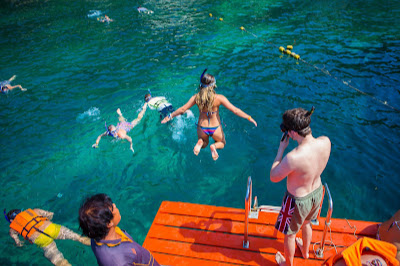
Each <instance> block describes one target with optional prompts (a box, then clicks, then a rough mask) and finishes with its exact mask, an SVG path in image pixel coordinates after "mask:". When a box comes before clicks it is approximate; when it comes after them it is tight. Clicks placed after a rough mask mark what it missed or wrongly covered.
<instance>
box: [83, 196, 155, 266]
mask: <svg viewBox="0 0 400 266" xmlns="http://www.w3.org/2000/svg"><path fill="white" fill-rule="evenodd" d="M120 221H121V214H120V213H119V210H118V208H117V206H116V205H115V203H113V202H112V200H111V198H110V197H109V196H107V195H106V194H96V195H94V196H92V197H89V198H87V199H86V200H85V201H84V202H83V204H82V206H81V208H80V209H79V225H80V228H81V229H82V232H83V234H84V235H86V236H88V237H90V238H91V243H92V244H91V245H92V250H93V253H94V255H95V256H96V259H97V263H98V264H99V265H100V266H102V265H115V266H119V265H149V266H159V264H158V262H157V261H156V260H155V259H154V258H153V256H152V255H151V253H150V252H149V251H148V250H147V249H145V248H143V247H142V246H140V245H139V244H138V243H136V242H135V241H133V239H132V237H131V236H130V235H129V234H128V233H127V232H126V231H124V230H121V229H120V228H119V227H118V224H119V222H120Z"/></svg>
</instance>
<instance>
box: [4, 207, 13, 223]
mask: <svg viewBox="0 0 400 266" xmlns="http://www.w3.org/2000/svg"><path fill="white" fill-rule="evenodd" d="M4 218H6V220H7V222H9V223H11V221H10V219H8V217H7V213H6V208H4Z"/></svg>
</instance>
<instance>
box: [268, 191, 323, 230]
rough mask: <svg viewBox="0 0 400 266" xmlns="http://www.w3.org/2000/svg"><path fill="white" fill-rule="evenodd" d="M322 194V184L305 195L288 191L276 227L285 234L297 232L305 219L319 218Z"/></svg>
mask: <svg viewBox="0 0 400 266" xmlns="http://www.w3.org/2000/svg"><path fill="white" fill-rule="evenodd" d="M322 195H323V188H322V184H321V186H319V188H317V189H316V190H314V191H313V192H311V193H310V194H308V195H306V196H304V197H295V196H293V195H292V194H290V193H289V192H288V191H286V193H285V196H284V197H283V202H282V208H281V211H280V212H279V215H278V219H277V221H276V224H275V228H276V229H277V230H278V231H280V232H282V233H283V234H285V235H292V234H296V233H297V232H298V231H300V228H301V226H302V225H303V223H304V221H305V220H308V221H309V220H313V219H317V217H318V213H319V209H320V203H321V200H322Z"/></svg>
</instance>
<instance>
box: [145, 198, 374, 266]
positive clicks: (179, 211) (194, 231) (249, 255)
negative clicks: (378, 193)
mask: <svg viewBox="0 0 400 266" xmlns="http://www.w3.org/2000/svg"><path fill="white" fill-rule="evenodd" d="M244 216H245V211H244V209H235V208H227V207H216V206H208V205H200V204H192V203H183V202H170V201H164V202H162V204H161V206H160V208H159V210H158V212H157V215H156V217H155V218H154V221H153V224H152V225H151V228H150V230H149V232H148V234H147V237H146V239H145V241H144V243H143V246H144V247H145V248H147V249H148V250H150V252H151V253H152V254H153V256H154V257H155V259H156V260H157V261H158V262H159V263H160V264H163V265H276V263H275V253H276V252H277V251H280V252H282V253H283V237H284V235H283V234H281V233H280V232H278V231H277V230H276V229H275V228H274V224H275V221H276V219H277V216H278V213H276V212H263V211H261V212H260V213H259V216H258V219H249V229H248V232H249V241H250V246H249V248H248V249H246V248H243V239H244V235H243V232H244ZM324 224H325V219H324V218H319V225H318V226H313V237H312V242H311V245H310V258H309V259H308V260H304V259H303V258H302V257H301V252H300V250H299V249H298V248H296V254H295V264H297V265H321V264H322V262H323V261H324V260H325V259H326V258H328V257H330V256H332V255H334V254H336V253H335V249H334V248H333V247H329V244H330V242H329V241H330V240H331V237H332V241H333V243H334V244H335V245H336V247H337V250H338V252H339V251H341V250H343V249H344V248H345V247H348V246H350V245H351V244H353V243H354V242H355V241H356V240H357V239H356V237H355V235H356V236H357V237H363V236H368V237H373V238H375V235H376V232H377V230H378V223H376V222H365V221H355V220H348V222H347V221H346V220H344V219H332V222H331V226H330V228H331V232H332V233H331V234H330V233H329V231H328V233H327V236H326V240H327V244H326V245H325V251H324V258H322V259H319V258H317V257H316V256H315V255H314V251H313V244H314V243H316V242H320V241H321V238H322V234H323V230H324ZM353 226H355V227H353ZM355 228H356V232H355V235H354V231H355ZM330 235H331V237H330ZM298 236H301V231H300V232H299V233H298ZM318 247H319V245H315V249H317V248H318Z"/></svg>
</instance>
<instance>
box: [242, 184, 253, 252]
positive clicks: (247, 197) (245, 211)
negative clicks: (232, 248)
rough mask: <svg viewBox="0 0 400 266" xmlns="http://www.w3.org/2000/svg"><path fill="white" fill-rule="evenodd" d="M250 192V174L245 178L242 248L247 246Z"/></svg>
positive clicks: (248, 244)
mask: <svg viewBox="0 0 400 266" xmlns="http://www.w3.org/2000/svg"><path fill="white" fill-rule="evenodd" d="M251 192H252V182H251V176H249V178H248V179H247V190H246V198H245V200H244V240H243V248H249V246H250V243H249V232H248V231H249V213H250V210H251Z"/></svg>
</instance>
